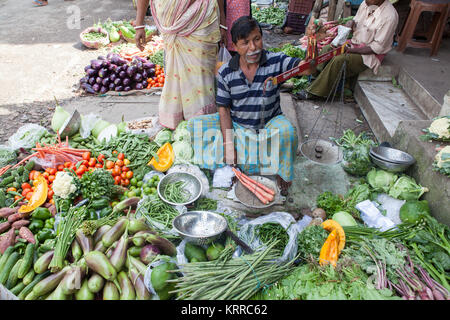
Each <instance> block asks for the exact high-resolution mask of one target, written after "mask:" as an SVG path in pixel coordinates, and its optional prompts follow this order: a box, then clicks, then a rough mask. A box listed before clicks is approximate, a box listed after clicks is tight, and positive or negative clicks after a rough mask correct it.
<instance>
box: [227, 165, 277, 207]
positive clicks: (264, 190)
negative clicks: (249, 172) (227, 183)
mask: <svg viewBox="0 0 450 320" xmlns="http://www.w3.org/2000/svg"><path fill="white" fill-rule="evenodd" d="M233 171H234V173H235V174H236V176H237V177H238V178H240V179H239V180H244V181H245V182H247V183H248V184H249V185H251V186H253V188H254V189H256V190H258V191H259V192H260V193H261V194H262V195H264V196H265V197H266V198H267V199H268V200H269V201H272V200H273V199H274V195H275V192H274V191H273V190H271V189H270V188H267V187H266V186H265V185H263V184H261V183H259V182H256V181H255V180H253V179H251V178H250V177H248V176H246V175H245V174H244V173H242V172H240V171H238V170H236V169H235V168H233Z"/></svg>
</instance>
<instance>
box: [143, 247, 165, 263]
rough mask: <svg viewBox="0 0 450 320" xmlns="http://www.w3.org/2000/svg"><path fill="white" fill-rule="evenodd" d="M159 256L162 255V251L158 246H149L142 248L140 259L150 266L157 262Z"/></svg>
mask: <svg viewBox="0 0 450 320" xmlns="http://www.w3.org/2000/svg"><path fill="white" fill-rule="evenodd" d="M159 254H161V250H160V249H159V248H158V247H157V246H155V245H153V244H148V245H146V246H144V247H143V248H142V250H141V253H140V255H139V257H140V258H141V261H142V262H143V263H144V264H147V265H148V264H150V263H151V262H152V261H153V260H155V258H156V256H157V255H159Z"/></svg>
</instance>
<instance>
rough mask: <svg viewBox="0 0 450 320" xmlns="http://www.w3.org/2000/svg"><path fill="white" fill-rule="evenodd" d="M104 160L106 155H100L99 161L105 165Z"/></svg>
mask: <svg viewBox="0 0 450 320" xmlns="http://www.w3.org/2000/svg"><path fill="white" fill-rule="evenodd" d="M103 160H105V155H104V154H101V153H100V154H99V155H98V157H97V161H98V162H101V163H103Z"/></svg>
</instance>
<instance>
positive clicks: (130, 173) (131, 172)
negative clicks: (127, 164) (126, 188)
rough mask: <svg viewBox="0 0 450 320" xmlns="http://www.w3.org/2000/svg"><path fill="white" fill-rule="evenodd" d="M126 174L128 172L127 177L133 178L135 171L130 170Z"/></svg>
mask: <svg viewBox="0 0 450 320" xmlns="http://www.w3.org/2000/svg"><path fill="white" fill-rule="evenodd" d="M126 174H127V179H131V178H133V171H128V172H127V173H126Z"/></svg>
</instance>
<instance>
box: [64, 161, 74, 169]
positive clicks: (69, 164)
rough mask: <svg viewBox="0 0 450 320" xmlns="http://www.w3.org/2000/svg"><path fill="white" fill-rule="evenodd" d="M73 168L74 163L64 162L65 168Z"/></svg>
mask: <svg viewBox="0 0 450 320" xmlns="http://www.w3.org/2000/svg"><path fill="white" fill-rule="evenodd" d="M71 166H72V162H69V161H67V162H64V167H65V168H70V167H71Z"/></svg>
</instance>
